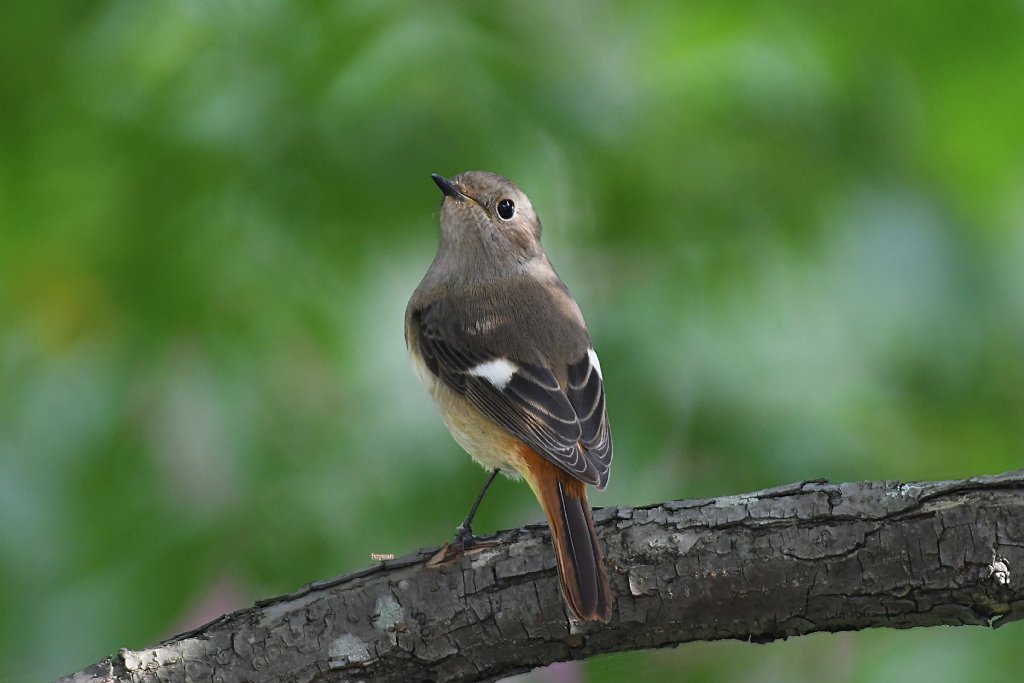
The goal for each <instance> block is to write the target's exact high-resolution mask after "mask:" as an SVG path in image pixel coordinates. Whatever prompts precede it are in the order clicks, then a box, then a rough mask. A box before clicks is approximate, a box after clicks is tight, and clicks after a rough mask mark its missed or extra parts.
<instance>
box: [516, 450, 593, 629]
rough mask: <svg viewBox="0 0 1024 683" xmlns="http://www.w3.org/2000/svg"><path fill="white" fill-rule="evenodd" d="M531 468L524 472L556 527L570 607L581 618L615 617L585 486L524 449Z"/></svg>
mask: <svg viewBox="0 0 1024 683" xmlns="http://www.w3.org/2000/svg"><path fill="white" fill-rule="evenodd" d="M522 450H523V456H524V458H523V459H524V460H525V461H526V464H527V465H528V467H529V470H528V471H527V472H523V475H524V476H525V478H526V480H527V481H528V482H529V484H530V488H532V489H533V492H534V494H535V495H536V496H537V499H538V500H539V501H540V504H541V507H543V508H544V513H545V514H546V515H547V518H548V526H549V527H550V528H551V542H552V544H553V545H554V547H555V558H556V559H557V561H558V578H559V580H560V581H561V583H562V594H563V595H564V596H565V601H566V603H568V605H569V609H570V610H571V611H572V613H573V614H574V615H575V616H576V618H577V619H580V620H582V621H604V622H607V621H608V620H609V619H610V618H611V611H612V592H611V587H610V586H609V584H608V574H607V573H606V571H605V567H604V560H603V559H602V556H601V546H600V545H599V544H598V542H597V535H596V534H595V533H594V520H593V518H592V517H591V515H590V504H589V503H587V491H586V484H584V483H583V482H581V481H579V480H578V479H574V478H573V477H572V475H570V474H568V473H566V472H564V471H563V470H561V469H559V468H557V467H555V466H554V465H552V464H551V463H550V462H548V461H547V460H545V459H544V458H543V457H541V456H540V455H538V454H537V453H535V452H533V450H532V449H530V448H525V447H524V448H523V449H522Z"/></svg>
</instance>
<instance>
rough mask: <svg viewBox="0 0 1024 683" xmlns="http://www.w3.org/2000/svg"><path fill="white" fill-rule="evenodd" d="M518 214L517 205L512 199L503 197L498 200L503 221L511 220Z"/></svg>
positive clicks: (499, 213)
mask: <svg viewBox="0 0 1024 683" xmlns="http://www.w3.org/2000/svg"><path fill="white" fill-rule="evenodd" d="M514 215H516V205H515V204H513V203H512V200H511V199H502V200H501V201H500V202H498V216H499V217H500V218H501V220H503V221H507V220H511V219H512V216H514Z"/></svg>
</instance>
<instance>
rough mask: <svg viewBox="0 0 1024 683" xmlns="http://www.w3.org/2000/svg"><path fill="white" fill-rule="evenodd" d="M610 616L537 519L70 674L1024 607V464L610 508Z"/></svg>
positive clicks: (518, 660)
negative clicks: (563, 561) (453, 552)
mask: <svg viewBox="0 0 1024 683" xmlns="http://www.w3.org/2000/svg"><path fill="white" fill-rule="evenodd" d="M594 520H595V522H596V523H597V525H598V534H599V536H600V537H601V540H602V542H603V544H604V547H605V558H606V562H607V564H608V570H609V577H610V578H611V581H612V589H613V591H614V592H615V595H616V603H615V613H614V616H613V618H612V621H611V623H610V624H607V625H601V624H586V625H581V624H570V623H569V621H568V618H567V617H566V612H565V610H564V608H563V604H562V598H561V596H560V594H559V588H558V580H557V578H556V575H555V560H554V553H553V552H552V550H551V547H550V539H549V536H548V531H547V527H546V525H536V526H530V527H526V528H523V529H516V530H512V531H505V532H502V533H499V534H497V535H496V536H493V537H490V538H488V539H485V541H484V542H483V543H481V544H480V545H478V546H474V547H473V549H471V550H470V551H469V552H468V553H466V554H465V555H463V556H462V557H459V558H457V559H456V560H454V561H450V562H446V563H441V564H437V565H434V566H430V564H429V563H428V560H429V559H430V558H431V556H433V555H434V553H435V551H436V549H431V550H425V551H419V552H416V553H412V554H410V555H406V556H404V557H401V558H398V559H396V560H391V561H387V562H383V563H381V564H379V565H377V566H374V567H371V568H368V569H364V570H361V571H358V572H355V573H352V574H349V575H347V576H343V577H340V578H337V579H333V580H331V581H325V582H320V583H315V584H311V585H310V586H307V587H306V588H304V589H302V590H300V591H298V592H296V593H293V594H290V595H283V596H280V597H276V598H271V599H269V600H264V601H261V602H259V603H257V604H256V606H254V607H251V608H249V609H244V610H240V611H238V612H235V613H233V614H228V615H225V616H223V617H221V618H219V619H217V620H215V621H213V622H211V623H209V624H206V625H205V626H203V627H201V628H199V629H196V630H194V631H191V632H188V633H183V634H181V635H178V636H175V637H174V638H172V639H170V640H168V641H166V642H164V643H161V644H160V645H157V646H155V647H152V648H149V649H146V650H140V651H128V650H122V651H121V652H120V653H119V654H118V655H117V656H115V657H111V658H107V659H105V660H103V661H101V662H99V663H97V664H95V665H93V666H92V667H89V668H88V669H86V670H84V671H81V672H78V673H76V674H72V675H71V676H69V677H67V678H65V679H62V680H63V681H75V682H85V681H181V680H185V681H218V682H220V683H231V682H233V681H251V680H262V681H268V680H273V681H318V682H327V681H347V680H366V681H384V680H392V681H427V680H430V681H480V680H492V679H494V678H497V677H501V676H508V675H511V674H514V673H518V672H522V671H526V670H529V669H532V668H534V667H537V666H542V665H545V664H548V663H551V662H556V661H561V660H567V659H582V658H586V657H590V656H592V655H595V654H598V653H603V652H614V651H621V650H634V649H640V648H649V647H658V646H663V645H673V644H677V643H684V642H688V641H693V640H716V639H723V638H735V639H740V640H750V641H755V642H767V641H771V640H775V639H777V638H787V637H790V636H796V635H802V634H805V633H812V632H815V631H844V630H858V629H863V628H870V627H877V626H889V627H895V628H910V627H914V626H934V625H939V624H946V625H964V624H976V625H983V626H995V627H998V626H1001V625H1003V624H1006V623H1008V622H1010V621H1014V620H1017V619H1020V618H1022V616H1024V581H1022V580H1021V576H1020V573H1019V572H1020V570H1019V568H1020V567H1024V470H1019V471H1017V472H1012V473H1009V474H1004V475H1001V476H996V477H975V478H972V479H966V480H962V481H949V482H936V483H920V484H900V483H898V482H866V483H861V484H838V485H834V484H828V483H825V482H822V481H811V482H803V483H799V484H792V485H789V486H782V487H778V488H774V489H768V490H765V491H759V492H757V493H751V494H746V495H741V496H730V497H725V498H714V499H708V500H692V501H673V502H668V503H664V504H662V505H656V506H651V507H645V508H608V509H605V510H601V511H597V512H595V514H594Z"/></svg>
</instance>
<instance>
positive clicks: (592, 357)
mask: <svg viewBox="0 0 1024 683" xmlns="http://www.w3.org/2000/svg"><path fill="white" fill-rule="evenodd" d="M587 355H588V356H590V364H591V365H593V366H594V369H595V370H597V376H598V377H600V378H601V380H602V381H603V380H604V375H602V374H601V361H599V360H598V359H597V352H596V351H594V349H587Z"/></svg>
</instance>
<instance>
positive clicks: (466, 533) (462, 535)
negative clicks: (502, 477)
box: [455, 467, 501, 546]
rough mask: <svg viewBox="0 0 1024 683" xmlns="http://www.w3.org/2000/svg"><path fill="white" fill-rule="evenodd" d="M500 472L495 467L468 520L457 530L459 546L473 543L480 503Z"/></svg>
mask: <svg viewBox="0 0 1024 683" xmlns="http://www.w3.org/2000/svg"><path fill="white" fill-rule="evenodd" d="M500 471H501V470H500V469H499V468H497V467H495V468H494V471H493V472H491V476H489V477H487V483H486V484H484V487H483V489H481V491H480V495H479V496H477V497H476V502H474V503H473V507H471V508H470V509H469V514H468V515H466V520H465V521H464V522H463V523H462V524H460V525H459V526H458V527H457V528H456V529H455V543H456V544H457V545H462V546H467V545H469V544H471V543H472V542H473V517H475V516H476V510H477V508H479V507H480V501H482V500H483V499H484V494H485V493H487V489H489V488H490V487H491V482H493V481H494V478H495V477H497V476H498V472H500Z"/></svg>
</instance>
